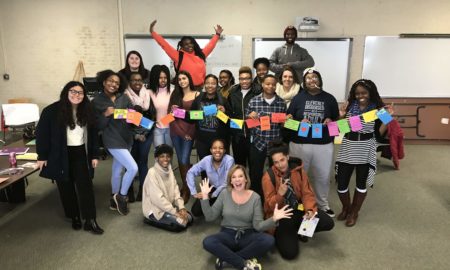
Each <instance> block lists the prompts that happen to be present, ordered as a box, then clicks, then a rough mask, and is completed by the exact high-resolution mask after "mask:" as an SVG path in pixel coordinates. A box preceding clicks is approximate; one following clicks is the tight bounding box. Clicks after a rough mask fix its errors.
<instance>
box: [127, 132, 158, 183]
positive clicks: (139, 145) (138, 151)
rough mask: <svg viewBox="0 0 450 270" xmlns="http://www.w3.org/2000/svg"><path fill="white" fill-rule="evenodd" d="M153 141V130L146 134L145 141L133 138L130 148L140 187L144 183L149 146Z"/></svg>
mask: <svg viewBox="0 0 450 270" xmlns="http://www.w3.org/2000/svg"><path fill="white" fill-rule="evenodd" d="M152 142H153V132H151V133H150V134H148V136H147V137H146V139H145V141H143V142H141V141H138V140H134V142H133V148H132V149H131V155H132V156H133V158H134V160H135V161H136V163H137V166H138V173H139V185H140V187H142V185H143V184H144V180H145V177H146V176H147V172H148V154H149V152H150V147H151V146H152Z"/></svg>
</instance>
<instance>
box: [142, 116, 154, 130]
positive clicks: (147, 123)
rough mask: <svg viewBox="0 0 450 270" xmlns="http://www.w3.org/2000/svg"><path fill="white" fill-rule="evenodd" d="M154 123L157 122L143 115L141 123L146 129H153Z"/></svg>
mask: <svg viewBox="0 0 450 270" xmlns="http://www.w3.org/2000/svg"><path fill="white" fill-rule="evenodd" d="M154 123H155V122H153V121H152V120H150V119H148V118H145V117H142V119H141V123H140V124H139V125H141V126H142V127H144V128H146V129H151V128H152V127H153V124H154Z"/></svg>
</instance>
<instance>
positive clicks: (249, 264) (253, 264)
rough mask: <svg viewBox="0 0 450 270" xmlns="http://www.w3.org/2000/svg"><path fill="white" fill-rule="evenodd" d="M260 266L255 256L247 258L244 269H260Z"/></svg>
mask: <svg viewBox="0 0 450 270" xmlns="http://www.w3.org/2000/svg"><path fill="white" fill-rule="evenodd" d="M261 269H262V266H261V264H260V263H259V262H258V260H256V259H255V258H253V259H251V260H247V261H246V264H245V267H244V270H261Z"/></svg>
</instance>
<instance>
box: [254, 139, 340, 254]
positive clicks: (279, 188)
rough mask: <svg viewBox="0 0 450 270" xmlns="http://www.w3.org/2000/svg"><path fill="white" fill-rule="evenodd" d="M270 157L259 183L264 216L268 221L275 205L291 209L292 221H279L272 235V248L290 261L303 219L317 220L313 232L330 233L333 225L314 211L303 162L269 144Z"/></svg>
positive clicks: (283, 148)
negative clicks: (270, 160) (316, 218)
mask: <svg viewBox="0 0 450 270" xmlns="http://www.w3.org/2000/svg"><path fill="white" fill-rule="evenodd" d="M269 154H270V157H271V159H272V161H273V166H272V167H271V168H270V169H269V170H268V171H267V172H266V173H265V174H264V176H263V180H262V185H263V190H264V198H265V200H264V214H265V217H266V218H270V217H271V216H272V213H273V210H274V209H275V205H277V204H278V205H280V206H284V205H289V207H290V208H292V209H294V210H293V211H292V213H293V218H291V219H283V220H280V222H279V223H278V226H277V227H276V228H275V232H274V236H275V245H276V246H277V249H278V252H279V253H280V255H281V257H283V258H285V259H287V260H292V259H294V258H296V257H297V255H298V253H299V245H298V244H299V243H298V241H299V239H298V229H299V228H300V224H301V223H302V221H303V220H304V219H311V218H314V217H315V216H317V217H318V218H319V223H318V224H317V227H316V230H315V232H320V231H329V230H331V229H332V228H333V227H334V222H333V219H331V217H329V216H328V215H327V214H325V212H323V211H322V210H318V209H317V205H316V197H315V195H314V192H313V191H312V188H311V186H310V184H309V181H308V175H307V174H306V172H305V171H304V170H303V164H302V161H301V160H300V159H295V158H290V157H289V147H288V146H287V145H286V144H284V143H280V142H275V143H272V144H271V146H270V150H269ZM270 171H271V173H270ZM272 177H273V178H272ZM299 206H300V207H299ZM306 240H307V238H306Z"/></svg>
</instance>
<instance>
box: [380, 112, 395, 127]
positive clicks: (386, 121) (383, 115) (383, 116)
mask: <svg viewBox="0 0 450 270" xmlns="http://www.w3.org/2000/svg"><path fill="white" fill-rule="evenodd" d="M377 116H378V118H379V119H380V120H381V122H383V124H385V125H387V124H389V122H391V121H392V119H393V118H392V116H391V115H390V114H389V113H388V112H387V111H386V110H385V109H381V110H379V111H378V112H377Z"/></svg>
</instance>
